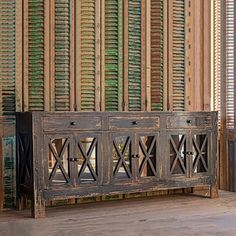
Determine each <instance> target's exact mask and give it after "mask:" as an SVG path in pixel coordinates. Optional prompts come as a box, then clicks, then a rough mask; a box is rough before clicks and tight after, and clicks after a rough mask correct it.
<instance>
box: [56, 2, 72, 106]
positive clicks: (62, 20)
mask: <svg viewBox="0 0 236 236" xmlns="http://www.w3.org/2000/svg"><path fill="white" fill-rule="evenodd" d="M54 50H55V110H56V111H69V110H70V0H55V49H54Z"/></svg>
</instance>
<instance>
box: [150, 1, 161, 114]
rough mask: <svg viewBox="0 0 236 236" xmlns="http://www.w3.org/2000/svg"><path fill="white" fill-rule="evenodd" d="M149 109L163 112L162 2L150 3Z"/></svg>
mask: <svg viewBox="0 0 236 236" xmlns="http://www.w3.org/2000/svg"><path fill="white" fill-rule="evenodd" d="M151 109H152V110H153V111H161V110H163V0H160V1H156V0H152V1H151Z"/></svg>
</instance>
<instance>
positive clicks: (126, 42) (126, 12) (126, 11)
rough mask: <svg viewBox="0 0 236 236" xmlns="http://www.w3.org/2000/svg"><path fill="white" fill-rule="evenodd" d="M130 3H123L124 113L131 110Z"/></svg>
mask: <svg viewBox="0 0 236 236" xmlns="http://www.w3.org/2000/svg"><path fill="white" fill-rule="evenodd" d="M128 3H129V2H128V1H123V44H124V45H123V57H124V63H123V81H124V83H123V89H124V97H123V99H124V100H123V107H124V108H123V109H124V111H128V109H129V102H128V101H129V96H128V84H129V75H128V74H129V70H128V67H129V53H128V52H129V38H128V35H129V26H128V22H129V20H128V19H129V4H128Z"/></svg>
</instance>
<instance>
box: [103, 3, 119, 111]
mask: <svg viewBox="0 0 236 236" xmlns="http://www.w3.org/2000/svg"><path fill="white" fill-rule="evenodd" d="M121 102H122V0H106V1H105V110H106V111H118V110H120V109H121V105H122V104H121Z"/></svg>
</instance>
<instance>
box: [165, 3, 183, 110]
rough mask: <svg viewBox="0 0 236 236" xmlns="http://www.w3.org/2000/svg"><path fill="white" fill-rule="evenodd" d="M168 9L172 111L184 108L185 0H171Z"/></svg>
mask: <svg viewBox="0 0 236 236" xmlns="http://www.w3.org/2000/svg"><path fill="white" fill-rule="evenodd" d="M169 11H171V17H170V19H169V21H170V23H169V40H170V41H171V42H169V45H170V46H169V48H168V50H169V51H170V53H171V56H170V58H169V70H171V73H169V74H171V78H169V83H171V85H170V88H171V90H170V91H169V93H170V94H171V96H172V101H170V103H172V104H170V106H171V109H173V111H184V110H185V0H171V1H170V6H169Z"/></svg>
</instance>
